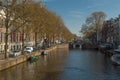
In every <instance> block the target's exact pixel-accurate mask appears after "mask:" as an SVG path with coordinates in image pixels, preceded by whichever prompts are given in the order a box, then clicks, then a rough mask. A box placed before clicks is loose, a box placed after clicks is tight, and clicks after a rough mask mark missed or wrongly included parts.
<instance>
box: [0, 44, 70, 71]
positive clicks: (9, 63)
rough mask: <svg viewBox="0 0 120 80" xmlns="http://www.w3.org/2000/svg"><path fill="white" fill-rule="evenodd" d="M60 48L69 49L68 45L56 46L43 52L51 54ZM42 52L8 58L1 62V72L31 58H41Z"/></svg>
mask: <svg viewBox="0 0 120 80" xmlns="http://www.w3.org/2000/svg"><path fill="white" fill-rule="evenodd" d="M58 48H68V44H61V45H56V46H54V47H50V48H47V49H45V50H42V51H48V52H50V51H53V50H56V49H58ZM42 51H36V52H33V53H31V54H25V55H21V56H17V57H15V58H8V59H3V60H0V71H1V70H5V69H7V68H10V67H12V66H15V65H17V64H20V63H22V62H25V61H27V60H28V58H29V57H31V56H39V55H41V52H42Z"/></svg>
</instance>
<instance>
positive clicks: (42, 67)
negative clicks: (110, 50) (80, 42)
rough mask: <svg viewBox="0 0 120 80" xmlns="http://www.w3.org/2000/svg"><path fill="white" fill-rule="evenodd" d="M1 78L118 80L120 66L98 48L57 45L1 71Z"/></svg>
mask: <svg viewBox="0 0 120 80" xmlns="http://www.w3.org/2000/svg"><path fill="white" fill-rule="evenodd" d="M0 80H120V67H119V66H113V65H112V63H111V60H110V58H109V57H106V56H105V55H104V54H101V53H100V52H97V51H90V50H80V49H74V50H70V51H68V50H65V49H59V50H56V51H53V52H51V53H50V54H48V55H45V56H40V58H39V61H37V62H34V63H29V62H24V63H21V64H19V65H17V66H14V67H11V68H9V69H7V70H4V71H1V72H0Z"/></svg>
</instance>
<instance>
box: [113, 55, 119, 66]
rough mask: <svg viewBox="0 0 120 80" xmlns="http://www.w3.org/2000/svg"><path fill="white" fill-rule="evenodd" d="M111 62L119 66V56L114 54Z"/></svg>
mask: <svg viewBox="0 0 120 80" xmlns="http://www.w3.org/2000/svg"><path fill="white" fill-rule="evenodd" d="M111 60H112V62H113V64H114V65H120V54H114V55H113V56H111Z"/></svg>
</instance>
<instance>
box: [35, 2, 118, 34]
mask: <svg viewBox="0 0 120 80" xmlns="http://www.w3.org/2000/svg"><path fill="white" fill-rule="evenodd" d="M36 1H40V0H36ZM42 1H44V4H45V5H46V6H47V8H48V9H50V10H52V11H54V12H56V13H57V14H58V15H60V16H61V18H62V19H63V21H64V23H65V25H66V26H67V27H68V29H69V30H70V31H71V32H72V33H75V34H77V35H78V34H79V30H80V28H81V25H82V24H83V23H84V22H85V19H86V18H87V17H88V16H90V14H91V13H93V12H95V11H103V12H105V14H106V15H107V18H106V19H110V18H115V17H118V15H119V14H120V0H42Z"/></svg>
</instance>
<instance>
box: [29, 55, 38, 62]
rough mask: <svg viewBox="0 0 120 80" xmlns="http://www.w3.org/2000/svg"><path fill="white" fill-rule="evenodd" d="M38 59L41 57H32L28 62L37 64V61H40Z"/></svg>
mask: <svg viewBox="0 0 120 80" xmlns="http://www.w3.org/2000/svg"><path fill="white" fill-rule="evenodd" d="M38 59H39V56H30V57H29V58H28V61H30V62H36V61H38Z"/></svg>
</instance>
